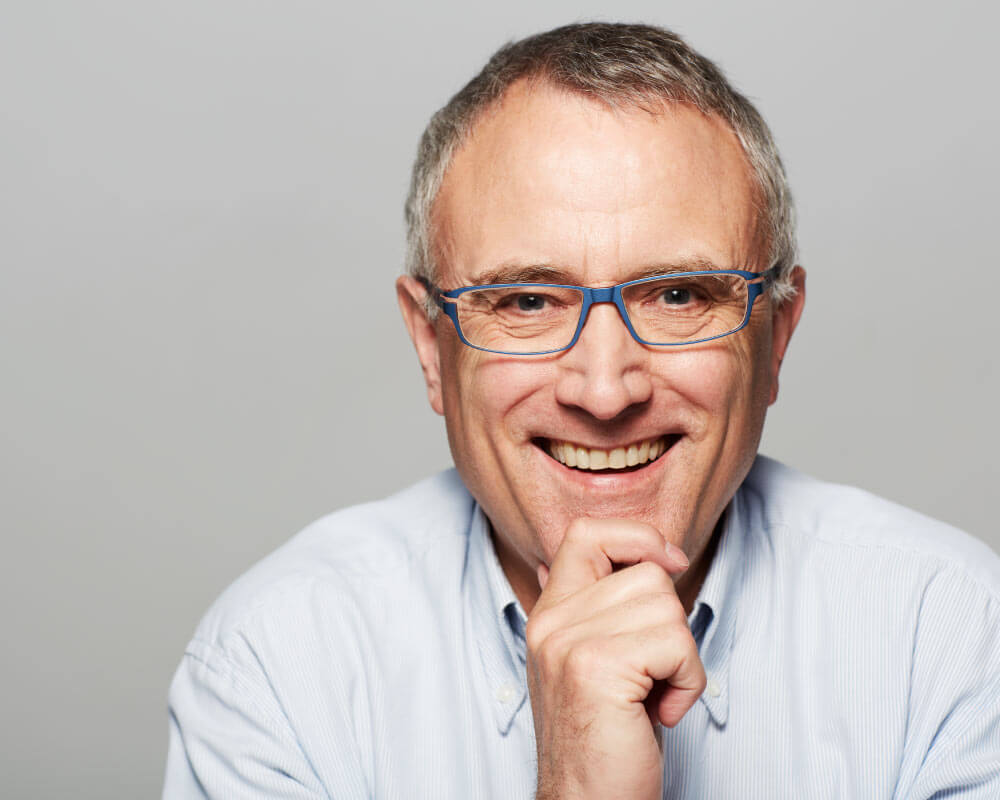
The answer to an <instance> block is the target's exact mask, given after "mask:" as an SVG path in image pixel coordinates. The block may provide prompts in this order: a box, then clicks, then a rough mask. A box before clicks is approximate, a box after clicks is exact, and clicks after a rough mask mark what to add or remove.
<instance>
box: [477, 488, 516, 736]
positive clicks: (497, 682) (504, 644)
mask: <svg viewBox="0 0 1000 800" xmlns="http://www.w3.org/2000/svg"><path fill="white" fill-rule="evenodd" d="M466 592H467V593H468V598H469V600H470V603H469V605H468V608H470V611H471V617H472V625H473V628H472V633H473V635H474V636H475V639H476V642H477V646H478V649H479V657H480V659H481V661H482V666H483V674H484V675H485V677H486V682H487V684H488V686H489V689H490V696H489V697H488V698H487V701H488V702H489V703H491V704H492V707H493V715H494V718H495V720H496V724H497V729H498V730H499V731H500V733H501V734H506V733H507V731H509V730H510V726H511V724H512V723H513V721H514V717H515V715H516V714H517V712H518V711H519V710H520V708H521V706H522V705H524V701H525V700H526V699H527V696H528V684H527V678H526V672H525V660H526V646H525V641H524V628H525V625H526V623H527V617H526V616H525V613H524V609H522V608H521V604H520V603H518V601H517V597H516V596H515V594H514V590H513V588H511V585H510V582H509V581H508V580H507V576H506V575H505V574H504V571H503V568H502V567H501V566H500V561H499V559H498V558H497V554H496V550H495V549H494V547H493V542H492V540H491V539H490V524H489V521H488V520H487V519H486V515H485V514H484V513H483V510H482V509H481V508H480V507H479V504H478V503H477V504H476V505H475V508H474V509H473V512H472V521H471V523H470V528H469V549H468V556H467V563H466Z"/></svg>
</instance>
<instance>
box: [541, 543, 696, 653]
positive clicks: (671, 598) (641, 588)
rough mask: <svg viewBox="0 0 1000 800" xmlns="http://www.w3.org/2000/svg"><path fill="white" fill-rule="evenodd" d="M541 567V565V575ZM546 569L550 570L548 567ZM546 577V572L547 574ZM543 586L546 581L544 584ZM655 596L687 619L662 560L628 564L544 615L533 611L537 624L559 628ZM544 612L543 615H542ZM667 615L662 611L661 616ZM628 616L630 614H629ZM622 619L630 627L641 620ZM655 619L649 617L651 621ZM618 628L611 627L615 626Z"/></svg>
mask: <svg viewBox="0 0 1000 800" xmlns="http://www.w3.org/2000/svg"><path fill="white" fill-rule="evenodd" d="M542 569H543V568H542V567H539V575H541V571H542ZM546 573H547V570H546ZM546 579H547V576H546ZM543 589H544V585H543ZM650 599H652V601H653V602H655V603H657V604H658V605H659V607H660V608H661V609H662V608H663V607H664V604H666V605H668V606H670V608H671V611H670V614H669V616H670V618H671V619H675V620H683V621H684V622H686V621H687V617H686V615H685V613H684V608H683V606H682V605H681V602H680V600H679V599H678V598H677V590H676V588H675V587H674V582H673V579H672V578H671V577H670V575H669V574H668V573H667V571H666V570H664V569H663V567H661V566H660V565H659V564H655V563H653V562H652V561H643V562H640V563H639V564H634V565H632V566H630V567H625V568H624V569H621V570H619V571H617V572H615V573H613V574H611V575H608V576H607V577H606V578H602V579H601V580H599V581H598V582H597V583H592V584H590V585H589V586H585V587H584V588H583V589H580V590H579V591H578V592H574V593H573V594H571V595H569V596H568V597H564V598H563V599H562V601H561V602H559V603H557V604H555V605H550V606H549V607H548V608H546V609H544V612H545V613H544V615H541V614H535V613H534V611H533V612H532V617H533V621H534V627H535V628H536V629H537V628H539V626H540V627H541V628H542V629H543V630H542V631H536V632H540V633H542V634H543V635H544V633H545V632H547V631H554V630H559V629H561V628H563V627H567V626H570V625H574V624H577V623H579V622H582V621H585V620H587V619H592V618H597V617H599V616H600V615H601V614H603V613H605V612H608V611H611V612H612V613H614V611H613V610H614V609H615V608H616V607H618V606H623V607H625V608H626V609H628V608H631V607H632V606H633V605H634V604H636V603H642V602H645V601H647V600H650ZM543 616H544V619H542V617H543ZM666 616H667V615H665V614H663V613H661V619H663V618H666ZM626 617H627V615H626ZM623 622H624V623H625V624H626V625H628V626H629V627H633V628H634V627H635V626H636V625H637V624H639V623H640V622H641V620H639V619H638V618H634V617H627V618H625V619H624V620H623ZM653 622H654V620H649V624H652V623H653ZM616 629H617V628H613V627H611V628H608V630H616Z"/></svg>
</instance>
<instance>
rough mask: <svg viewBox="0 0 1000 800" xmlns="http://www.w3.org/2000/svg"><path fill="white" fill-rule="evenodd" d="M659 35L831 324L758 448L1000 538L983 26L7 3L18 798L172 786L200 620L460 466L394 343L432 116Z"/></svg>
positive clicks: (703, 6)
mask: <svg viewBox="0 0 1000 800" xmlns="http://www.w3.org/2000/svg"><path fill="white" fill-rule="evenodd" d="M593 18H605V19H620V20H628V21H636V20H638V21H649V22H655V23H660V24H664V25H667V26H670V27H673V28H674V29H676V30H677V31H678V32H680V33H681V34H683V35H685V36H687V37H688V38H689V40H690V41H691V42H692V43H693V44H694V45H695V46H696V47H697V48H699V49H700V50H702V51H703V52H704V53H705V54H707V55H709V56H710V57H713V58H715V59H716V60H717V61H718V62H719V63H720V64H721V66H722V67H723V68H724V69H725V70H726V71H727V72H728V73H729V74H730V75H731V77H732V78H733V80H734V82H735V84H736V85H737V86H738V87H740V88H741V89H742V90H743V91H745V92H746V93H747V94H748V95H750V96H751V97H752V98H753V99H754V100H755V101H757V102H758V104H759V107H760V109H761V110H762V112H763V113H764V115H765V117H766V118H767V119H768V120H769V122H770V123H771V125H772V127H773V129H774V131H775V133H776V136H777V139H778V142H779V145H780V147H781V148H782V152H783V155H784V159H785V162H786V165H787V167H788V171H789V175H790V178H791V182H792V186H793V189H794V191H795V194H796V197H797V201H798V207H799V211H800V219H801V244H802V263H803V264H804V265H805V266H806V267H807V269H808V272H809V279H808V302H807V306H806V312H805V316H804V318H803V322H802V324H801V327H800V329H799V331H798V333H797V335H796V337H795V339H794V341H793V342H792V347H791V350H790V352H789V355H788V358H787V360H786V363H785V367H784V372H783V381H782V391H781V397H780V399H779V402H778V404H777V406H776V407H775V408H774V409H772V412H771V415H770V419H769V421H768V427H767V431H766V434H765V442H764V445H763V450H764V452H767V453H769V454H771V455H774V456H776V457H778V458H781V459H782V460H785V461H786V462H788V463H790V464H792V465H794V466H796V467H799V468H801V469H804V470H806V471H809V472H811V473H814V474H816V475H819V476H821V477H825V478H829V479H832V480H837V481H843V482H849V483H853V484H856V485H860V486H863V487H865V488H867V489H870V490H872V491H874V492H877V493H879V494H882V495H885V496H887V497H890V498H892V499H894V500H896V501H899V502H901V503H904V504H906V505H910V506H913V507H915V508H917V509H919V510H921V511H924V512H926V513H928V514H931V515H933V516H935V517H938V518H941V519H944V520H946V521H948V522H951V523H953V524H955V525H958V526H960V527H962V528H965V529H966V530H968V531H969V532H971V533H973V534H974V535H976V536H979V537H981V538H983V539H984V540H986V541H987V542H989V543H990V544H991V545H992V546H993V547H994V548H998V546H1000V534H998V531H997V526H996V524H995V522H994V521H993V519H992V515H991V514H990V513H989V512H988V503H989V502H991V501H990V500H989V498H990V497H992V492H993V490H994V484H995V483H996V479H997V470H996V466H995V452H996V449H997V445H998V438H1000V437H998V423H997V406H998V392H997V388H998V380H997V364H996V357H995V347H994V344H993V342H994V340H995V338H996V322H995V320H996V313H995V308H996V295H997V293H996V266H997V263H996V262H997V249H998V248H997V239H996V235H997V228H998V222H997V219H998V211H1000V208H998V202H997V194H996V192H997V186H998V179H1000V168H998V167H1000V163H998V157H997V154H996V151H997V143H998V141H1000V130H998V121H1000V112H998V104H997V102H996V92H997V90H996V79H997V76H998V75H1000V54H998V53H1000V50H998V48H997V47H996V45H995V41H994V34H995V30H996V26H997V22H998V13H997V12H996V10H995V9H994V8H993V7H991V6H985V5H983V4H981V3H978V2H977V3H973V2H953V3H950V4H948V5H947V6H946V5H945V4H934V5H932V4H929V3H920V4H915V3H903V2H892V3H890V2H875V3H872V2H864V3H862V2H839V3H815V4H812V3H802V2H800V1H797V0H780V1H777V0H775V1H774V2H763V3H746V2H714V3H686V4H681V3H664V2H652V0H648V1H646V2H639V1H638V0H636V1H635V2H630V1H629V0H619V1H618V2H614V3H610V2H604V3H602V2H590V0H580V1H579V2H572V3H571V2H565V1H562V2H550V3H539V2H530V3H529V2H506V3H494V4H489V5H474V4H471V3H457V2H455V3H445V2H440V1H438V2H429V3H421V4H399V5H390V4H383V3H377V2H371V3H365V4H352V5H351V6H350V7H349V8H347V9H345V7H344V5H343V4H339V3H334V2H294V1H288V0H286V1H285V2H247V1H246V0H244V1H243V2H218V1H217V0H202V1H201V2H190V1H189V0H182V1H181V2H166V1H165V0H149V1H148V2H142V3H136V2H126V1H125V0H117V1H115V2H111V1H108V2H87V3H73V2H46V1H45V0H32V1H31V2H27V0H25V1H24V2H20V3H14V2H10V1H9V0H4V1H3V2H0V270H2V275H0V277H2V280H0V287H2V288H0V381H2V392H0V412H2V413H0V486H2V524H3V540H2V542H3V555H2V557H0V598H2V608H3V619H4V628H5V630H4V640H5V646H4V655H3V658H2V659H0V686H2V692H3V697H2V707H3V716H4V724H3V726H2V733H0V737H2V739H0V776H2V778H0V793H2V794H3V795H4V796H5V797H11V798H22V797H23V798H29V797H30V798H56V797H60V798H61V797H74V798H77V799H78V800H85V799H86V798H108V797H116V798H117V797H120V798H134V797H149V796H155V795H157V794H158V793H159V791H160V786H161V781H162V772H163V761H164V756H165V752H166V741H167V718H166V692H167V687H168V684H169V681H170V677H171V674H172V673H173V671H174V669H175V667H176V665H177V663H178V661H179V659H180V656H181V653H182V650H183V647H184V644H185V642H186V641H187V639H188V637H189V636H190V634H191V632H192V631H193V628H194V626H195V624H196V622H197V620H198V618H199V617H200V615H201V614H202V613H203V612H204V610H205V609H206V608H207V606H208V604H209V603H210V602H211V601H212V599H213V598H214V597H215V596H216V595H217V594H218V593H219V592H220V591H221V590H222V589H223V588H224V587H225V586H226V585H227V584H228V583H229V582H230V581H232V580H233V579H234V578H235V577H236V576H237V575H238V574H240V573H241V572H242V571H243V570H245V569H246V568H247V567H248V566H249V565H250V564H251V563H253V562H254V561H256V560H257V559H259V558H260V557H262V556H263V555H265V554H266V553H267V552H269V551H270V550H272V549H273V548H274V547H276V546H277V545H278V544H280V543H281V542H282V541H284V540H285V539H287V538H288V537H289V536H291V535H292V534H293V533H294V532H295V531H296V530H298V529H299V528H300V527H302V526H303V525H304V524H306V523H307V522H309V521H310V520H312V519H313V518H315V517H317V516H320V515H321V514H323V513H325V512H327V511H329V510H332V509H334V508H337V507H340V506H343V505H347V504H351V503H355V502H358V501H361V500H366V499H371V498H375V497H379V496H382V495H385V494H387V493H389V492H391V491H393V490H395V489H397V488H400V487H402V486H404V485H405V484H407V483H410V482H412V481H414V480H416V479H418V478H420V477H422V476H424V475H426V474H428V473H430V472H432V471H435V470H438V469H440V468H443V467H445V466H447V465H448V464H449V463H450V458H449V455H448V451H447V446H446V442H445V437H444V426H443V424H442V422H441V421H440V420H439V419H438V418H437V417H435V416H434V415H433V413H432V412H431V411H430V410H429V408H428V406H427V403H426V400H425V396H424V389H423V385H422V382H421V378H420V371H419V369H418V366H417V363H416V359H415V358H414V357H413V355H412V350H411V347H410V344H409V342H408V340H407V339H406V336H405V331H404V328H403V326H402V324H401V322H400V320H399V319H398V313H397V310H396V305H395V297H394V292H393V279H394V278H395V276H396V275H397V274H398V272H399V270H400V267H401V263H402V252H403V229H402V201H403V195H404V192H405V188H406V184H407V181H408V171H409V166H410V163H411V159H412V157H413V154H414V151H415V147H416V141H417V138H418V136H419V134H420V131H421V130H422V128H423V126H424V125H425V123H426V121H427V119H428V117H429V115H430V114H431V113H432V112H433V111H434V110H435V109H436V108H438V107H439V106H440V105H441V104H443V103H444V102H445V101H446V100H447V98H448V97H449V96H450V95H451V94H452V93H453V92H454V91H456V90H457V89H458V88H459V87H460V86H461V85H462V84H463V83H464V82H465V81H466V80H467V79H468V78H469V77H471V75H472V74H473V73H474V72H475V71H476V70H477V69H478V68H479V67H480V66H481V65H482V64H483V63H484V61H485V59H486V58H487V56H488V55H489V54H490V53H491V52H492V51H493V50H494V49H495V48H496V47H497V46H499V45H500V44H501V43H502V42H504V41H506V40H508V39H510V38H512V37H520V36H522V35H526V34H528V33H532V32H535V31H538V30H541V29H545V28H548V27H552V26H554V25H557V24H562V23H565V22H569V21H574V20H583V19H593Z"/></svg>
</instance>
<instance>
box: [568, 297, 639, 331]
mask: <svg viewBox="0 0 1000 800" xmlns="http://www.w3.org/2000/svg"><path fill="white" fill-rule="evenodd" d="M581 288H583V293H584V308H583V315H582V318H581V320H580V328H579V329H580V330H582V329H583V326H584V325H586V324H587V319H589V317H590V310H591V308H592V307H593V306H594V305H596V304H597V303H612V304H613V305H614V306H615V307H616V308H617V309H618V315H619V317H621V321H622V323H623V324H624V325H625V327H626V328H627V329H628V331H629V333H630V334H632V336H633V338H634V337H635V333H634V332H633V331H632V325H631V323H630V322H629V318H628V313H627V312H626V310H625V306H624V304H623V303H622V299H621V287H620V286H606V287H598V288H589V287H581Z"/></svg>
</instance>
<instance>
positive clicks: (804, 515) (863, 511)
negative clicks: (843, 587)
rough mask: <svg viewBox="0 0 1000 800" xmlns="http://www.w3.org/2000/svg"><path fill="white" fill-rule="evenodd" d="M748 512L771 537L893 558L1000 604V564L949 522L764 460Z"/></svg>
mask: <svg viewBox="0 0 1000 800" xmlns="http://www.w3.org/2000/svg"><path fill="white" fill-rule="evenodd" d="M743 490H744V492H745V497H746V500H747V501H748V503H749V513H750V514H751V515H752V516H753V517H756V520H755V521H756V522H758V523H759V524H761V525H762V526H763V527H764V528H765V529H766V530H768V531H771V532H772V533H776V532H777V531H778V530H779V529H780V530H781V532H782V534H783V535H785V536H791V537H794V538H795V539H796V540H797V542H798V544H801V545H805V546H809V545H813V544H820V543H822V544H826V545H829V546H833V547H835V548H841V549H844V550H848V549H855V550H856V549H858V548H860V549H869V550H874V549H879V550H883V551H890V552H891V553H892V555H893V557H894V558H909V559H912V560H913V561H914V562H920V563H921V564H923V565H925V566H929V567H933V568H935V570H941V571H950V572H953V573H955V574H956V575H961V576H963V577H965V578H967V579H971V580H972V581H973V582H974V583H976V584H978V585H979V586H980V588H981V589H982V590H984V591H985V592H986V593H987V594H989V595H991V596H992V598H993V600H994V601H996V602H1000V557H998V556H997V554H996V553H995V552H993V550H991V549H990V547H989V546H988V545H986V544H985V543H984V542H983V541H981V540H979V539H977V538H975V537H973V536H971V535H970V534H968V533H966V532H964V531H962V530H959V529H958V528H955V527H953V526H951V525H948V524H947V523H944V522H940V521H939V520H936V519H933V518H931V517H928V516H926V515H924V514H921V513H920V512H918V511H914V510H913V509H910V508H906V507H905V506H901V505H899V504H897V503H894V502H892V501H890V500H886V499H884V498H882V497H878V496H877V495H874V494H871V493H870V492H867V491H865V490H863V489H858V488H855V487H852V486H845V485H841V484H836V483H828V482H826V481H821V480H818V479H816V478H813V477H810V476H808V475H806V474H804V473H802V472H799V471H797V470H795V469H792V468H791V467H788V466H785V465H784V464H782V463H780V462H778V461H775V460H774V459H771V458H768V457H766V456H758V457H757V460H756V462H755V463H754V466H753V469H751V471H750V474H749V475H748V476H747V479H746V481H744V483H743Z"/></svg>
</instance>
